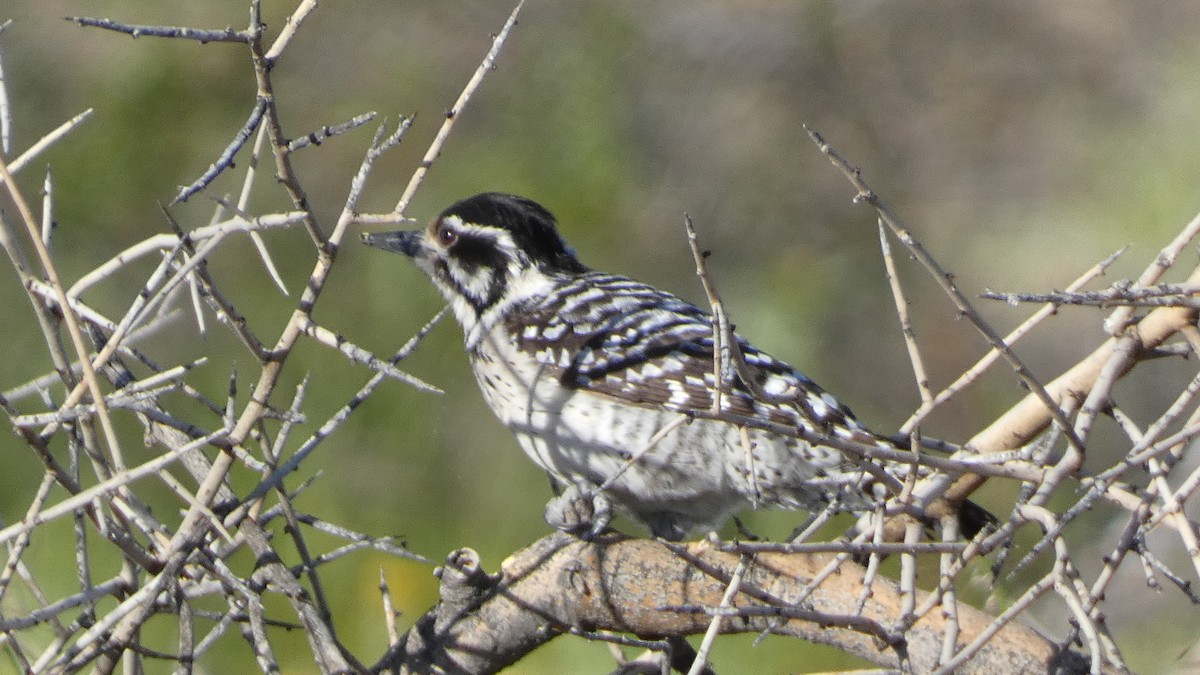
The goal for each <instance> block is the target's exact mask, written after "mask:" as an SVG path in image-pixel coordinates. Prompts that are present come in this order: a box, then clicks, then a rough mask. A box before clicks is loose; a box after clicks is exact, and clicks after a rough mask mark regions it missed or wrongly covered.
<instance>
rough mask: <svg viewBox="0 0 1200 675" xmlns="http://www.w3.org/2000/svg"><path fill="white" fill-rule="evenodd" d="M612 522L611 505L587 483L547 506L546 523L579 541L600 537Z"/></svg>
mask: <svg viewBox="0 0 1200 675" xmlns="http://www.w3.org/2000/svg"><path fill="white" fill-rule="evenodd" d="M612 518H613V513H612V502H611V501H610V500H609V499H608V497H607V496H606V495H605V494H604V493H603V492H600V491H598V490H597V489H596V487H595V486H594V485H591V484H588V483H573V484H572V485H570V486H569V487H568V488H567V489H566V490H563V493H562V494H561V495H558V496H557V497H555V498H554V499H551V500H550V501H549V502H547V503H546V522H547V523H549V524H550V525H551V527H554V528H557V529H559V530H562V531H563V532H568V533H570V534H573V535H575V536H577V537H579V538H580V539H595V538H596V537H598V536H600V533H601V532H604V530H605V529H606V528H607V527H608V524H609V523H610V522H612Z"/></svg>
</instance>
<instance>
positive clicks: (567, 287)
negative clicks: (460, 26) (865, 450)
mask: <svg viewBox="0 0 1200 675" xmlns="http://www.w3.org/2000/svg"><path fill="white" fill-rule="evenodd" d="M364 241H365V242H366V243H368V244H371V245H373V246H377V247H380V248H384V249H388V250H393V251H397V252H401V253H404V254H405V255H407V256H409V257H410V258H412V259H413V260H414V262H416V264H417V265H418V266H419V267H420V268H421V269H422V270H424V271H425V272H426V273H427V274H428V275H429V276H430V278H431V279H432V280H433V282H434V284H435V285H436V286H437V287H438V289H439V290H440V291H441V292H442V294H443V295H445V297H446V298H447V300H448V301H449V302H450V303H451V305H452V307H453V310H454V314H455V317H456V318H457V319H458V321H459V323H460V324H461V325H462V326H463V330H464V333H465V337H466V348H467V352H468V354H469V357H470V361H471V366H472V369H473V370H474V373H475V377H476V379H477V380H478V383H479V386H480V389H481V390H482V392H483V395H484V398H485V399H486V401H487V403H488V405H489V407H491V409H492V411H493V412H495V414H496V416H497V417H499V418H500V421H501V422H503V423H504V424H505V425H506V426H507V427H508V428H509V429H510V430H511V431H512V432H513V433H514V434H515V435H516V436H517V440H518V442H519V443H520V445H521V447H522V448H523V449H524V450H525V452H526V454H528V455H529V457H530V458H531V459H532V460H533V461H534V462H535V463H537V464H538V466H540V467H541V468H542V469H543V470H545V471H546V472H547V473H548V474H549V475H550V477H551V479H552V480H553V481H554V483H555V484H556V485H557V486H558V487H559V488H560V489H563V490H571V491H573V492H576V493H584V494H587V493H589V491H590V492H595V491H596V490H598V489H599V488H600V487H601V486H602V487H603V492H602V494H597V496H598V497H601V498H607V499H609V500H611V502H612V503H614V504H615V505H616V506H617V507H618V508H619V509H622V510H623V511H624V512H626V513H627V514H628V515H630V516H631V517H633V518H634V519H636V520H638V521H640V522H642V523H644V524H646V525H647V526H648V527H649V528H650V530H651V531H652V532H653V533H654V534H655V535H658V536H662V537H665V538H669V539H680V538H682V537H684V536H685V535H686V534H687V533H688V532H690V531H692V530H694V529H696V528H699V527H704V528H715V527H717V526H718V525H720V524H721V523H722V522H723V521H725V520H726V519H727V518H728V517H729V516H730V515H731V514H732V513H734V512H735V511H737V510H739V509H742V508H745V507H747V506H759V505H766V506H778V507H785V508H805V509H809V510H817V509H821V508H824V507H825V506H826V505H828V504H830V503H836V504H838V505H840V508H842V509H844V510H848V511H864V510H869V509H870V508H871V507H872V505H873V503H874V498H873V497H872V496H871V495H870V494H868V493H869V492H870V489H869V488H866V486H868V484H869V483H870V477H869V475H868V474H867V473H866V472H865V471H864V470H863V469H864V467H862V466H861V465H859V464H858V463H857V462H855V461H853V460H852V459H850V458H849V457H847V456H846V455H845V454H843V453H842V452H840V451H838V450H836V449H834V448H831V447H828V446H826V445H821V444H819V443H809V442H806V441H805V440H802V439H800V438H798V437H796V436H794V435H788V434H781V433H774V432H772V431H771V429H772V428H775V427H779V428H789V429H803V430H805V431H806V432H808V434H807V435H808V436H809V437H810V438H811V437H812V436H813V435H825V436H834V437H842V438H846V439H851V440H857V441H860V442H868V443H870V442H878V443H885V441H883V440H882V439H878V438H877V437H875V436H874V435H872V434H870V432H868V431H867V430H866V429H865V428H864V427H863V425H862V424H860V423H859V422H858V421H857V420H856V419H855V418H854V415H853V414H852V413H851V412H850V410H849V409H848V408H847V407H846V406H844V405H843V404H841V403H840V402H839V401H838V400H837V399H835V398H834V397H833V396H831V395H830V394H828V393H826V392H825V391H823V390H822V389H821V388H820V387H818V386H817V385H816V384H815V383H814V382H812V380H810V379H808V378H807V377H805V376H804V375H802V374H800V373H799V372H797V371H796V370H795V369H793V368H792V367H791V366H789V365H787V364H786V363H784V362H782V361H780V360H778V359H776V358H774V357H772V356H770V355H768V354H766V353H764V352H762V351H759V350H758V349H756V348H755V347H753V346H752V345H750V344H749V343H747V342H746V341H745V340H744V339H742V338H741V337H736V336H735V339H736V340H737V344H738V346H739V347H740V352H741V354H742V355H743V358H744V363H745V369H744V370H740V369H739V373H734V374H730V375H729V376H723V377H722V379H723V380H725V383H724V384H723V385H722V389H721V391H720V396H719V398H720V400H721V409H720V412H719V413H717V412H716V411H714V410H713V401H714V397H716V396H717V391H716V390H717V382H716V379H717V378H716V375H715V374H714V362H713V349H714V339H713V325H712V320H711V317H710V315H709V314H708V313H707V312H705V311H703V310H701V309H699V308H697V307H695V306H694V305H692V304H689V303H687V302H685V301H683V300H681V299H679V298H677V297H675V296H674V295H671V294H670V293H666V292H664V291H661V290H658V289H656V288H654V287H651V286H648V285H646V284H643V283H640V282H637V281H634V280H632V279H628V278H626V277H622V276H617V275H612V274H606V273H602V272H595V271H591V270H589V269H588V268H586V267H585V266H584V265H583V264H582V263H580V262H579V261H578V260H577V259H576V258H575V255H574V253H573V251H572V250H571V249H570V248H569V247H568V246H567V245H566V243H565V242H564V241H563V240H562V238H561V237H560V235H559V234H558V231H557V229H556V226H555V221H554V218H553V216H552V215H551V214H550V213H549V212H548V211H546V209H544V208H542V207H541V206H539V205H537V204H536V203H534V202H532V201H530V200H528V199H524V198H521V197H516V196H513V195H505V194H499V193H485V194H481V195H477V196H475V197H471V198H469V199H465V200H462V201H460V202H458V203H456V204H454V205H452V206H450V207H449V208H448V209H446V210H445V211H444V212H442V214H440V215H439V216H438V217H437V218H435V219H434V220H433V221H432V222H431V223H430V224H429V226H428V227H427V228H426V229H425V230H423V231H409V232H394V233H383V234H374V235H365V236H364ZM746 379H748V380H750V381H749V382H747V381H745V380H746ZM713 413H716V414H715V415H714V414H713ZM681 418H683V419H681ZM730 420H747V421H749V422H751V423H749V424H745V423H741V424H739V423H735V422H732V421H730ZM754 422H759V423H760V424H758V425H757V426H756V425H755V424H754ZM668 427H669V428H670V430H669V432H667V433H665V434H663V433H660V432H661V431H662V430H664V429H666V428H668ZM596 515H597V517H598V518H603V517H604V514H596ZM548 519H550V520H551V521H552V522H554V524H556V525H559V526H564V523H563V521H562V519H560V518H558V517H556V516H554V515H553V514H550V513H549V511H548ZM604 522H607V521H606V520H605V521H604ZM604 522H602V523H600V524H601V525H603V524H604ZM568 525H569V526H571V527H574V526H576V525H577V524H575V523H568ZM585 525H586V524H585Z"/></svg>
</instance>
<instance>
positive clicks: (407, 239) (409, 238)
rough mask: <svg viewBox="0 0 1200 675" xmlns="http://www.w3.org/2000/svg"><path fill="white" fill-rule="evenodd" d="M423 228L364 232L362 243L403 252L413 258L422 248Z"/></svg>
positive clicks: (393, 251)
mask: <svg viewBox="0 0 1200 675" xmlns="http://www.w3.org/2000/svg"><path fill="white" fill-rule="evenodd" d="M423 235H424V233H423V232H421V230H400V231H397V232H374V233H369V232H363V233H362V243H364V244H366V245H367V246H374V247H375V248H381V249H383V250H385V251H391V252H392V253H403V254H404V255H406V256H408V257H410V258H413V257H416V255H417V252H418V251H420V250H421V237H422V236H423Z"/></svg>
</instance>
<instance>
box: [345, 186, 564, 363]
mask: <svg viewBox="0 0 1200 675" xmlns="http://www.w3.org/2000/svg"><path fill="white" fill-rule="evenodd" d="M362 240H363V243H365V244H367V245H369V246H374V247H376V248H381V249H384V250H386V251H392V252H395V253H403V254H404V255H406V256H408V257H409V258H410V259H412V261H413V262H414V263H416V265H417V267H419V268H420V269H421V270H422V271H424V272H425V274H427V275H429V278H430V279H431V280H432V281H433V283H434V285H435V286H437V288H438V290H439V291H441V293H442V295H443V296H445V297H446V299H447V300H448V301H449V302H450V304H451V306H452V307H453V309H454V315H455V317H456V318H457V319H458V322H459V323H460V324H462V327H463V330H464V331H465V332H466V334H467V340H468V342H472V341H473V340H472V338H473V336H474V337H476V338H477V337H478V333H479V331H480V330H483V329H486V328H487V327H489V326H490V325H491V324H492V323H493V322H494V321H496V320H497V319H498V318H500V317H501V316H503V314H504V311H505V310H506V309H507V308H509V307H511V306H513V305H514V304H515V303H517V302H520V301H523V300H527V299H529V298H532V297H537V296H539V295H544V294H545V293H546V292H547V291H548V290H549V288H550V286H551V284H552V282H553V280H554V279H555V278H556V277H561V276H562V275H569V274H580V273H582V272H586V271H587V268H586V267H585V266H584V265H583V264H582V263H580V262H579V260H578V259H576V258H575V254H574V252H573V251H572V250H571V248H570V247H569V246H567V243H566V242H565V241H563V238H562V237H561V236H560V235H559V234H558V229H557V227H556V224H555V220H554V216H553V214H551V213H550V212H549V211H547V210H546V209H545V208H544V207H543V206H541V205H540V204H538V203H536V202H534V201H532V200H530V199H526V198H524V197H518V196H516V195H509V194H502V193H499V192H485V193H483V194H478V195H475V196H474V197H468V198H466V199H463V200H461V201H458V202H455V203H454V204H452V205H450V207H449V208H447V209H446V210H445V211H442V212H441V213H440V214H438V216H437V217H436V218H434V219H433V220H431V221H430V222H429V225H428V226H426V227H425V229H422V230H402V231H398V232H379V233H375V234H363V236H362Z"/></svg>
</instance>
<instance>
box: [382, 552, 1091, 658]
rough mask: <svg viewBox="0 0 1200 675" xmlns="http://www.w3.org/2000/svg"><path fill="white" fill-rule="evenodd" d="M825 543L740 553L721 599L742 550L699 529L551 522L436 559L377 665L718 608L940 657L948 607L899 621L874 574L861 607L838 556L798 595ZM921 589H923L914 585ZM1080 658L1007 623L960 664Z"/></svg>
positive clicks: (685, 624)
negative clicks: (406, 627)
mask: <svg viewBox="0 0 1200 675" xmlns="http://www.w3.org/2000/svg"><path fill="white" fill-rule="evenodd" d="M834 557H835V554H831V553H791V554H787V553H769V552H764V553H758V554H755V555H752V556H747V557H746V559H747V560H749V563H748V565H747V569H746V570H745V574H744V577H743V579H742V583H741V586H740V591H739V592H738V593H737V595H736V596H735V597H734V598H733V599H732V602H730V603H729V607H728V608H727V609H726V610H718V608H719V607H721V604H722V596H723V595H724V594H725V592H726V590H727V588H728V585H729V580H730V578H731V577H732V575H733V573H734V570H735V569H736V568H737V566H738V562H739V560H740V559H741V558H742V556H739V554H737V553H731V552H727V551H719V550H716V549H715V548H713V547H712V546H711V544H709V543H707V542H698V543H692V544H686V545H675V544H667V543H664V542H659V541H652V540H646V539H629V538H626V537H624V536H623V535H619V534H611V535H608V536H605V537H602V538H600V539H599V540H596V541H593V542H587V541H582V540H579V539H575V538H574V537H571V536H569V535H565V534H562V533H555V534H552V535H550V536H547V537H544V538H542V539H540V540H538V541H537V542H534V544H533V545H531V546H529V547H528V548H526V549H523V550H521V551H518V552H517V553H515V554H513V555H512V556H510V557H509V558H508V559H507V560H505V561H504V563H503V566H502V569H501V572H500V574H497V575H494V576H489V575H487V574H486V573H484V572H483V570H482V569H481V568H480V566H479V559H478V556H477V555H476V554H475V553H474V551H471V550H470V549H460V550H458V551H455V552H454V553H452V554H451V555H450V558H449V559H448V561H447V564H446V566H445V567H444V568H442V570H441V573H440V576H441V580H442V581H441V598H442V599H441V602H440V603H439V604H438V605H437V606H436V607H434V608H433V609H432V610H430V611H429V612H428V613H427V614H425V615H424V616H423V617H421V618H420V619H419V620H418V621H417V623H416V624H415V625H414V626H413V628H412V629H411V630H410V631H409V632H408V634H407V635H405V636H404V637H403V638H402V639H401V641H400V643H399V644H398V645H396V646H395V648H393V649H392V650H390V651H389V652H388V653H387V654H385V656H384V658H383V659H381V660H380V662H379V663H378V664H377V665H376V666H375V667H374V668H373V669H372V670H373V672H397V673H416V672H430V671H436V672H447V673H465V672H469V673H492V672H496V671H498V670H500V669H502V668H504V667H506V666H508V665H510V664H512V663H515V662H516V661H518V660H519V659H521V658H522V657H524V656H525V655H526V654H527V653H529V652H531V651H532V650H534V649H536V648H537V647H538V646H540V645H542V644H544V643H546V642H548V641H550V640H551V639H553V638H555V637H557V636H558V635H561V634H563V633H565V632H568V631H570V630H572V629H581V630H585V631H617V632H622V633H633V634H635V635H639V636H642V637H655V638H662V637H682V636H686V635H698V634H702V633H704V632H705V630H706V629H707V628H708V625H709V623H710V621H711V617H712V616H713V615H714V614H717V613H725V614H726V616H727V618H726V619H725V620H724V621H723V622H722V623H723V625H722V626H721V632H722V633H746V632H752V633H760V632H764V631H768V632H772V633H776V634H779V635H786V636H790V637H795V638H801V639H805V640H809V641H812V642H820V643H823V644H829V645H833V646H836V647H837V648H838V649H841V650H843V651H845V652H848V653H851V654H854V655H856V656H859V657H861V658H863V659H866V660H868V661H872V662H874V663H877V664H880V665H882V666H885V667H893V668H895V667H899V666H900V665H901V660H902V658H903V659H904V660H906V662H907V666H908V667H909V668H911V669H912V670H914V671H916V672H928V671H931V670H933V669H934V668H936V666H937V664H938V660H939V658H940V656H941V654H942V639H943V635H944V633H945V630H946V625H945V624H946V619H945V617H944V616H943V615H942V613H940V612H928V613H927V614H926V615H925V616H924V617H922V618H921V619H920V620H918V621H917V622H916V623H915V624H913V625H912V627H911V628H909V629H907V630H906V631H904V632H903V633H901V632H899V631H897V630H895V629H893V627H894V626H900V625H902V624H903V622H904V616H903V613H902V606H903V604H902V597H901V596H902V594H901V591H900V589H899V587H898V586H897V585H896V584H894V583H891V582H888V581H885V580H881V579H876V580H875V581H874V583H873V584H872V595H871V597H870V598H869V599H868V601H867V602H866V603H865V605H864V607H863V610H862V612H856V611H855V607H856V605H857V604H858V603H859V602H860V601H861V598H860V596H861V593H862V583H863V573H864V570H863V568H861V567H859V566H857V565H853V564H850V563H846V564H844V565H843V567H842V570H841V574H835V575H832V576H830V577H829V578H828V579H826V580H825V581H824V582H823V583H822V584H821V585H820V587H819V588H817V589H816V590H815V591H813V592H812V593H811V594H809V595H808V599H807V600H806V601H805V602H803V603H802V604H793V603H792V601H791V600H790V599H791V598H796V597H798V596H799V595H800V593H802V592H804V593H807V591H808V589H807V588H806V587H807V585H808V584H809V583H810V581H811V580H812V579H813V578H814V577H815V576H816V575H817V574H818V573H820V571H821V570H822V569H823V568H824V567H825V566H826V565H827V564H828V563H829V562H830V561H831V560H833V558H834ZM916 595H917V601H918V602H921V601H922V600H924V599H925V598H926V597H927V596H928V594H927V593H924V592H918V593H917V594H916ZM992 622H993V617H991V616H988V615H987V614H985V613H983V612H981V611H979V610H975V609H972V608H970V607H967V606H965V605H961V604H960V605H959V606H958V617H957V624H958V630H959V636H958V645H959V646H960V647H961V645H965V644H968V643H970V642H971V641H972V640H974V639H975V638H976V637H977V636H978V635H980V634H981V633H982V632H983V631H985V630H986V629H987V628H988V626H989V625H990V624H992ZM1087 671H1088V663H1087V661H1086V659H1085V658H1084V657H1083V656H1082V655H1080V654H1078V653H1076V652H1060V651H1059V650H1058V648H1057V647H1056V646H1055V645H1054V643H1052V642H1051V641H1049V640H1047V639H1046V638H1044V637H1042V636H1041V635H1039V634H1038V633H1036V632H1035V631H1033V630H1032V629H1029V628H1026V627H1024V626H1020V625H1017V624H1013V623H1009V624H1007V625H1005V626H1004V627H1002V628H1001V629H1000V630H999V632H998V633H997V634H996V635H995V636H994V637H993V639H991V640H989V641H988V643H987V644H986V645H985V646H984V647H983V648H982V649H981V650H980V651H979V652H978V653H977V654H975V655H974V657H972V658H971V659H970V660H968V661H967V662H966V663H964V664H962V666H961V667H960V668H959V669H958V671H957V672H960V673H993V672H1063V673H1074V672H1087Z"/></svg>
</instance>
